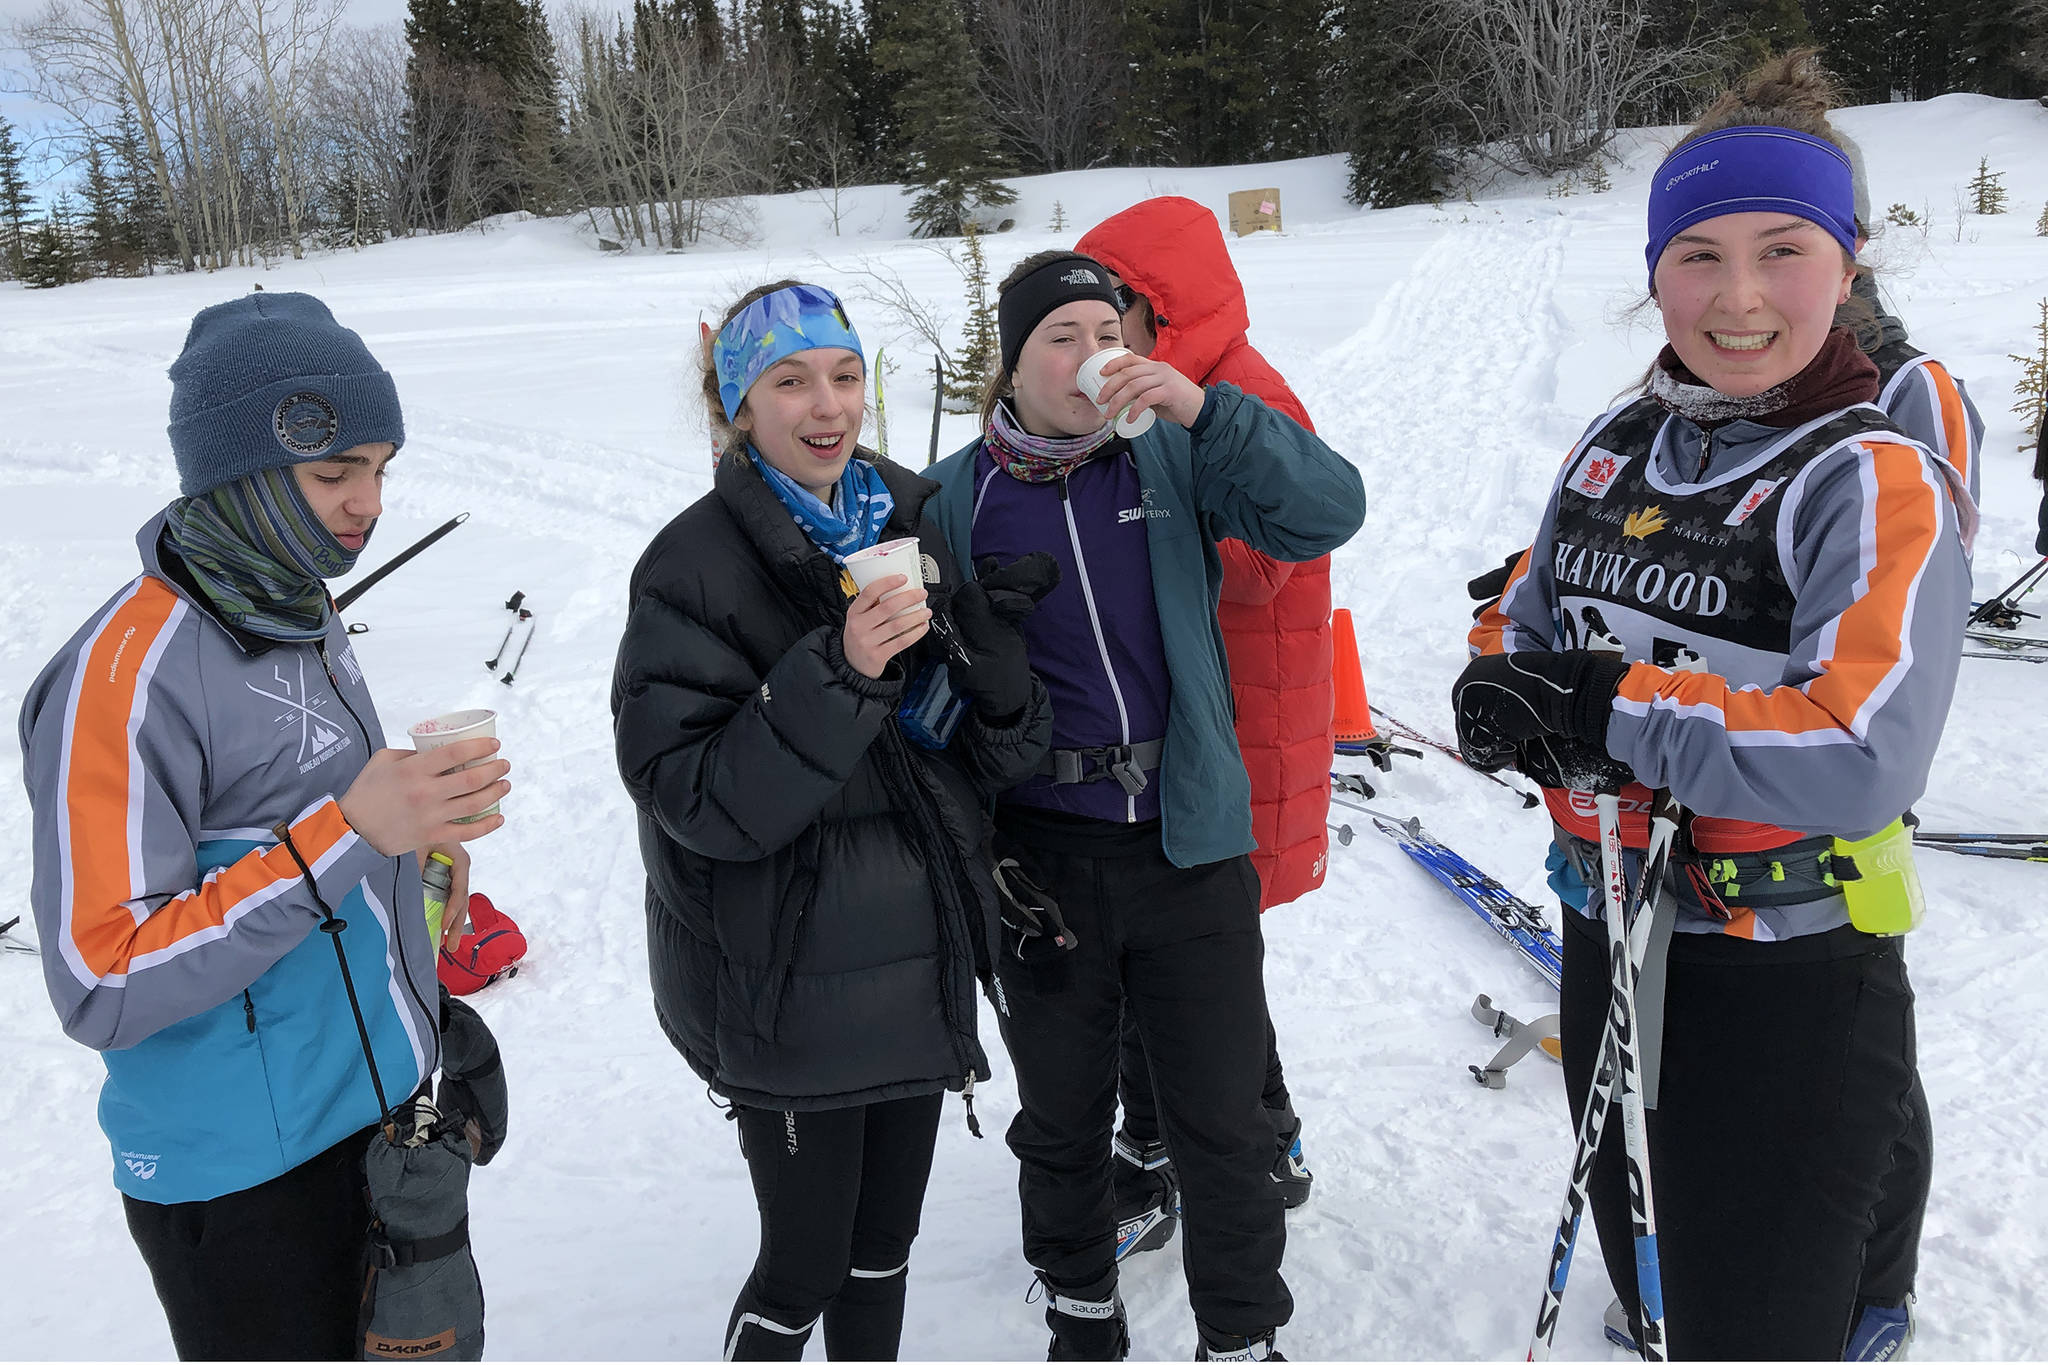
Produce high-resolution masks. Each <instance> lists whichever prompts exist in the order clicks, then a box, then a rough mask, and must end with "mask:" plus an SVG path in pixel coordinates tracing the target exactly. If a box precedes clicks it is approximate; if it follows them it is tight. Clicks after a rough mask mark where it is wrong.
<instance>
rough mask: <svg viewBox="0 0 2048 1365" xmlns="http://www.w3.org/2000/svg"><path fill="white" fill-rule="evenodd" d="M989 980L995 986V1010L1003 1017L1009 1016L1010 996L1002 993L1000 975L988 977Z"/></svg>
mask: <svg viewBox="0 0 2048 1365" xmlns="http://www.w3.org/2000/svg"><path fill="white" fill-rule="evenodd" d="M989 980H990V981H991V982H992V983H993V984H994V986H995V994H996V1011H997V1013H999V1014H1001V1015H1002V1016H1003V1018H1005V1019H1007V1018H1009V1017H1010V997H1009V996H1007V995H1005V994H1003V979H1002V978H1001V977H1000V976H995V977H990V978H989Z"/></svg>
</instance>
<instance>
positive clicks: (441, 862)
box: [420, 853, 455, 953]
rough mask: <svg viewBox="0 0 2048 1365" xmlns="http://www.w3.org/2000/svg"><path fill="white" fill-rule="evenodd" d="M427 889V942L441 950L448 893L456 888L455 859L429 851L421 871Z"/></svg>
mask: <svg viewBox="0 0 2048 1365" xmlns="http://www.w3.org/2000/svg"><path fill="white" fill-rule="evenodd" d="M420 881H421V882H422V883H423V884H424V885H425V886H426V891H427V942H429V943H431V944H433V945H434V951H435V952H437V953H438V952H440V951H441V920H442V917H443V916H445V915H446V914H447V913H448V895H449V893H450V892H451V891H453V890H454V889H455V860H454V859H453V858H450V857H449V856H448V855H447V854H445V853H429V854H428V855H427V865H426V867H425V868H424V869H423V870H422V871H421V873H420Z"/></svg>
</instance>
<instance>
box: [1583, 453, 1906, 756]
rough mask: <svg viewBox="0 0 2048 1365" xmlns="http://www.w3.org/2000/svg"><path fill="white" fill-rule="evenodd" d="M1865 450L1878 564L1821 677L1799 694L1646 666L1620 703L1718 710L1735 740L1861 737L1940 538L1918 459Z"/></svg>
mask: <svg viewBox="0 0 2048 1365" xmlns="http://www.w3.org/2000/svg"><path fill="white" fill-rule="evenodd" d="M1864 448H1865V449H1866V450H1867V451H1868V452H1869V454H1870V459H1871V467H1872V471H1873V473H1874V474H1875V476H1876V484H1877V496H1876V507H1875V515H1874V516H1868V515H1867V520H1866V524H1865V527H1864V532H1863V533H1864V535H1865V536H1866V537H1874V541H1867V542H1866V546H1865V548H1866V550H1867V551H1868V555H1867V558H1868V560H1869V561H1870V564H1871V567H1870V570H1869V572H1868V574H1867V576H1866V577H1865V579H1864V582H1863V593H1862V595H1861V596H1860V597H1858V598H1857V599H1856V600H1855V601H1854V602H1853V603H1851V604H1850V606H1849V607H1848V609H1847V610H1846V611H1844V612H1843V613H1842V614H1841V615H1840V616H1839V617H1837V618H1836V620H1835V623H1834V626H1833V630H1834V639H1833V641H1832V644H1831V647H1830V648H1829V650H1828V652H1827V653H1825V654H1823V655H1822V656H1821V657H1820V658H1818V659H1816V660H1815V666H1816V667H1817V668H1818V669H1819V670H1820V674H1819V676H1818V677H1816V678H1814V679H1813V680H1812V681H1811V682H1809V683H1806V684H1805V685H1804V686H1802V687H1774V688H1771V689H1769V690H1768V691H1766V690H1763V689H1759V688H1744V689H1741V690H1735V689H1731V688H1730V687H1729V686H1728V683H1727V680H1726V679H1724V678H1722V677H1720V676H1718V675H1715V674H1711V673H1674V672H1672V671H1670V670H1668V669H1663V668H1658V667H1655V666H1654V665H1651V664H1641V663H1639V664H1635V665H1633V666H1631V667H1630V669H1629V671H1628V673H1627V674H1626V675H1625V676H1624V677H1623V678H1622V682H1621V687H1620V689H1619V695H1620V696H1621V697H1622V698H1623V699H1625V700H1628V701H1632V702H1636V703H1639V704H1643V705H1649V704H1652V703H1655V702H1658V701H1669V702H1675V703H1677V704H1678V705H1680V706H1681V707H1691V706H1701V707H1707V708H1712V709H1717V710H1719V711H1720V712H1721V715H1722V723H1723V725H1724V726H1725V728H1726V729H1727V730H1728V731H1729V733H1730V734H1738V733H1751V734H1773V733H1774V734H1782V735H1787V736H1799V735H1809V734H1815V733H1819V732H1823V731H1829V730H1835V731H1845V732H1848V733H1851V734H1860V733H1861V730H1862V725H1863V723H1864V722H1865V721H1866V720H1867V719H1868V718H1867V717H1865V716H1864V715H1863V714H1862V713H1863V709H1864V707H1865V706H1866V705H1867V704H1868V703H1869V702H1870V701H1871V700H1872V698H1873V697H1875V696H1876V695H1877V693H1878V691H1879V690H1880V689H1881V688H1882V687H1883V686H1884V684H1885V682H1886V680H1887V679H1889V678H1890V677H1891V676H1892V675H1893V673H1894V672H1895V671H1896V670H1897V669H1898V668H1900V667H1901V666H1902V662H1903V659H1904V656H1905V649H1906V645H1905V639H1906V633H1907V631H1908V629H1909V628H1910V625H1911V622H1910V619H1909V617H1910V612H1911V606H1912V600H1911V599H1912V592H1913V587H1914V584H1915V582H1916V581H1917V580H1918V578H1919V575H1920V572H1921V569H1922V567H1923V566H1924V565H1925V563H1926V562H1927V557H1928V555H1929V553H1930V552H1931V550H1932V547H1933V545H1934V542H1935V539H1936V537H1937V536H1938V535H1939V534H1940V532H1941V511H1940V506H1939V503H1938V500H1937V496H1936V492H1935V490H1934V489H1932V488H1930V487H1929V486H1928V484H1927V480H1926V470H1925V466H1924V465H1923V464H1922V463H1921V458H1922V457H1921V452H1920V451H1919V450H1918V449H1916V448H1914V447H1911V446H1901V445H1895V444H1892V443H1890V442H1867V443H1866V444H1865V447H1864Z"/></svg>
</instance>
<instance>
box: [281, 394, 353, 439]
mask: <svg viewBox="0 0 2048 1365" xmlns="http://www.w3.org/2000/svg"><path fill="white" fill-rule="evenodd" d="M270 429H271V430H272V431H273V432H275V433H276V434H277V443H278V444H279V445H281V446H283V447H284V448H285V449H286V450H289V451H291V452H292V454H294V455H325V454H326V453H327V452H328V451H329V450H330V449H332V448H333V446H334V438H335V437H336V436H339V435H340V434H341V418H340V416H339V415H338V414H336V412H335V411H334V404H332V403H330V402H328V401H327V399H326V398H325V397H324V396H322V395H320V394H317V393H314V392H313V391H312V390H311V389H302V390H300V391H299V392H298V393H295V394H293V395H292V396H291V397H289V398H287V399H285V400H284V401H283V402H282V403H279V404H278V405H277V414H276V416H274V417H272V418H271V422H270Z"/></svg>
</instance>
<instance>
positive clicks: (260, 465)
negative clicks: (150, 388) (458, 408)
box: [170, 293, 405, 497]
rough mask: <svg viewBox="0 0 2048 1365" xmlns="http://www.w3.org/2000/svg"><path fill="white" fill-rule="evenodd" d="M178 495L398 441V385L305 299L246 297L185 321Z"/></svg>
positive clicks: (175, 428)
mask: <svg viewBox="0 0 2048 1365" xmlns="http://www.w3.org/2000/svg"><path fill="white" fill-rule="evenodd" d="M170 435H171V453H172V454H173V455H175V456H177V460H178V489H179V491H180V492H182V493H184V494H185V495H186V496H187V497H197V496H198V495H199V494H201V493H204V492H206V491H207V490H208V489H211V488H217V487H219V486H220V485H221V484H224V483H227V482H229V481H230V480H233V479H238V478H240V477H242V476H243V475H245V474H253V473H255V472H256V471H257V470H260V469H273V468H278V467H281V466H284V465H294V464H303V463H305V462H307V461H309V460H321V459H326V458H327V457H329V456H331V455H339V454H340V453H341V452H342V451H344V450H350V449H353V448H354V447H356V446H360V445H369V444H371V443H374V442H378V441H389V442H390V443H391V444H392V445H394V446H399V445H404V444H405V418H404V416H403V414H402V413H401V412H400V411H399V407H398V388H397V386H396V385H395V384H393V383H392V382H391V376H390V375H389V374H387V373H385V371H384V368H383V367H382V366H380V365H379V364H378V363H377V359H376V357H375V356H373V355H371V354H370V350H369V347H367V346H365V345H363V339H362V338H361V337H359V336H357V335H356V334H355V333H354V332H351V331H350V330H349V329H348V328H346V327H344V326H342V325H341V324H340V323H338V322H336V321H335V320H334V314H332V313H330V312H329V311H327V305H326V304H324V303H322V302H320V300H318V299H316V298H314V297H313V296H312V295H311V294H262V293H258V294H250V295H248V296H247V297H245V298H239V299H235V300H233V301H232V302H229V303H217V304H215V305H214V306H213V307H211V308H207V309H204V310H202V311H201V312H200V314H199V316H198V317H195V318H193V319H192V330H191V331H189V332H187V333H186V334H185V349H184V350H183V351H182V352H180V353H179V356H178V358H177V360H175V361H174V362H172V364H171V425H170Z"/></svg>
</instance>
